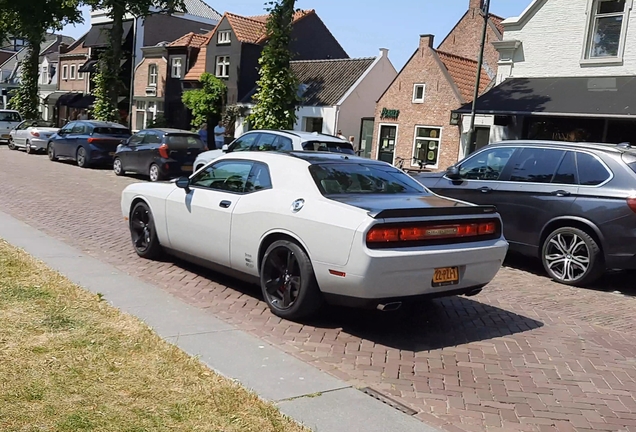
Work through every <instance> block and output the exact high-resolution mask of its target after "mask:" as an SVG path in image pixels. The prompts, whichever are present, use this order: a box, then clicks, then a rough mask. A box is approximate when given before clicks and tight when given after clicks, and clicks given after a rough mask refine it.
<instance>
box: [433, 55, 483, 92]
mask: <svg viewBox="0 0 636 432" xmlns="http://www.w3.org/2000/svg"><path fill="white" fill-rule="evenodd" d="M436 52H437V55H438V56H439V58H440V60H441V61H442V63H444V66H446V69H447V70H448V73H449V75H450V76H451V78H452V79H453V81H454V82H455V85H456V86H457V88H458V89H459V93H460V94H461V96H462V98H463V99H464V102H471V101H472V100H473V93H474V91H475V80H476V79H477V62H476V61H475V60H471V59H467V58H465V57H460V56H457V55H454V54H448V53H445V52H443V51H439V50H438V51H436ZM488 84H490V78H488V74H487V73H486V71H485V70H484V69H482V73H481V79H480V82H479V94H481V93H483V92H484V91H485V90H486V88H487V87H488Z"/></svg>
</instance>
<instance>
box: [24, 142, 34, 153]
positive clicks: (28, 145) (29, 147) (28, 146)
mask: <svg viewBox="0 0 636 432" xmlns="http://www.w3.org/2000/svg"><path fill="white" fill-rule="evenodd" d="M25 151H26V152H27V154H33V149H32V148H31V143H30V142H29V141H28V140H27V142H26V147H25Z"/></svg>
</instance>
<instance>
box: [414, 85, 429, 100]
mask: <svg viewBox="0 0 636 432" xmlns="http://www.w3.org/2000/svg"><path fill="white" fill-rule="evenodd" d="M425 89H426V84H415V85H414V86H413V103H424V90H425Z"/></svg>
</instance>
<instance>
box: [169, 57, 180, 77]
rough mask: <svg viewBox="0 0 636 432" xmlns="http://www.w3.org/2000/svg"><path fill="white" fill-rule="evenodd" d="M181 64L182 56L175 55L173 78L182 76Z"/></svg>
mask: <svg viewBox="0 0 636 432" xmlns="http://www.w3.org/2000/svg"><path fill="white" fill-rule="evenodd" d="M181 65H182V60H181V57H175V58H173V59H172V74H171V77H172V78H181V76H182V75H181V72H182V68H181Z"/></svg>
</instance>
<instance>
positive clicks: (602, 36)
mask: <svg viewBox="0 0 636 432" xmlns="http://www.w3.org/2000/svg"><path fill="white" fill-rule="evenodd" d="M628 4H631V1H629V2H628V1H627V0H594V2H593V3H592V13H591V17H590V23H589V27H588V35H587V43H586V50H585V59H590V60H593V59H607V58H615V59H617V58H621V57H622V56H623V51H624V48H625V47H624V45H625V36H626V34H627V21H628V20H627V14H628V13H629V9H630V7H629V6H628Z"/></svg>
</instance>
